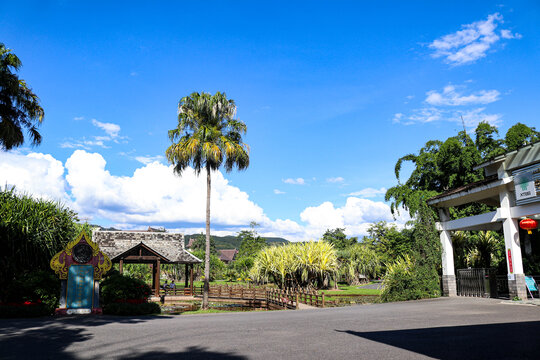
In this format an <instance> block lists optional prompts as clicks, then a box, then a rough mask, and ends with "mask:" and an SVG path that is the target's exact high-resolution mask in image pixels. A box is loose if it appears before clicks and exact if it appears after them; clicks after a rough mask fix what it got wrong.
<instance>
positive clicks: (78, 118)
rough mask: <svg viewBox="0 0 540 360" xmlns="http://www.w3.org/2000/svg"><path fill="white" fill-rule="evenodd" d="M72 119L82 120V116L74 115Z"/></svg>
mask: <svg viewBox="0 0 540 360" xmlns="http://www.w3.org/2000/svg"><path fill="white" fill-rule="evenodd" d="M73 120H75V121H80V120H84V116H75V117H74V118H73Z"/></svg>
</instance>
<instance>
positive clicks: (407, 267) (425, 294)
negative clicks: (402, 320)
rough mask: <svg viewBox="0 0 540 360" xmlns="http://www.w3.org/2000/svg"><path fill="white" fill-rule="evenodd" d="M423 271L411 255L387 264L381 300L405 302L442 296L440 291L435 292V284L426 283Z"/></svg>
mask: <svg viewBox="0 0 540 360" xmlns="http://www.w3.org/2000/svg"><path fill="white" fill-rule="evenodd" d="M423 270H424V268H422V267H420V266H418V265H417V263H416V262H415V261H413V260H412V259H411V258H410V256H409V255H405V256H404V257H402V258H399V259H398V260H396V262H394V263H392V264H387V265H386V275H385V276H384V281H383V291H382V294H381V300H382V301H405V300H416V299H424V298H430V297H437V296H440V293H439V290H436V291H434V290H433V286H432V285H433V284H431V283H430V282H429V281H426V274H425V273H424V271H423ZM427 277H428V278H429V276H427Z"/></svg>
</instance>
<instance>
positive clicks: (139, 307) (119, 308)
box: [103, 302, 161, 316]
mask: <svg viewBox="0 0 540 360" xmlns="http://www.w3.org/2000/svg"><path fill="white" fill-rule="evenodd" d="M103 313H104V314H107V315H120V316H133V315H154V314H161V307H160V306H159V304H156V303H154V302H148V303H141V304H130V303H110V304H107V305H104V306H103Z"/></svg>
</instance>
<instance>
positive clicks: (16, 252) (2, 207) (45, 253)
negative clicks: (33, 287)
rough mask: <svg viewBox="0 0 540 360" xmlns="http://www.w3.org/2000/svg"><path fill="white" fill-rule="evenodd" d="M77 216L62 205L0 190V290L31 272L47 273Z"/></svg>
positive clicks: (71, 232)
mask: <svg viewBox="0 0 540 360" xmlns="http://www.w3.org/2000/svg"><path fill="white" fill-rule="evenodd" d="M76 221H77V215H76V213H75V212H74V211H72V210H70V209H68V208H67V207H65V206H64V205H62V204H60V203H58V202H54V201H50V200H41V199H33V198H32V197H30V196H28V195H24V194H19V193H17V192H16V191H15V189H14V188H11V189H7V188H5V189H0V287H1V288H3V287H4V286H6V284H8V283H10V282H11V281H13V279H15V278H16V277H17V276H18V275H20V274H22V273H24V272H28V271H32V270H50V268H49V262H50V260H51V258H52V257H53V256H54V255H55V254H56V253H57V252H59V251H61V250H62V248H63V247H64V245H65V244H66V243H67V242H68V241H70V240H72V239H73V238H74V236H75V235H76V231H77V224H76Z"/></svg>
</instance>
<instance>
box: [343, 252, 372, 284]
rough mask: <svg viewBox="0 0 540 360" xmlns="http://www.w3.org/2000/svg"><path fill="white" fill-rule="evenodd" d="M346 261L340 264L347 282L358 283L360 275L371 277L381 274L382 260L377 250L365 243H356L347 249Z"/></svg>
mask: <svg viewBox="0 0 540 360" xmlns="http://www.w3.org/2000/svg"><path fill="white" fill-rule="evenodd" d="M345 253H346V255H345V256H344V258H345V259H346V260H345V261H343V262H342V265H341V266H340V268H341V271H342V272H343V275H345V278H346V279H347V283H349V284H352V285H358V284H359V283H360V281H359V280H360V275H365V276H367V277H368V278H369V279H373V278H376V277H377V276H379V274H380V271H381V260H380V257H379V255H377V253H376V252H375V250H373V249H371V248H369V247H368V246H366V245H364V244H355V245H352V246H349V247H348V248H347V249H346V250H345Z"/></svg>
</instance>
